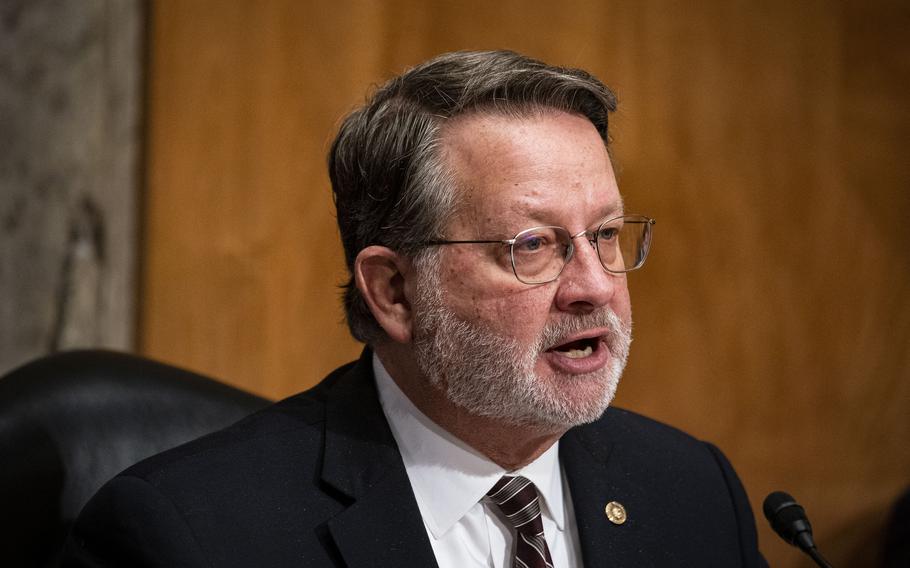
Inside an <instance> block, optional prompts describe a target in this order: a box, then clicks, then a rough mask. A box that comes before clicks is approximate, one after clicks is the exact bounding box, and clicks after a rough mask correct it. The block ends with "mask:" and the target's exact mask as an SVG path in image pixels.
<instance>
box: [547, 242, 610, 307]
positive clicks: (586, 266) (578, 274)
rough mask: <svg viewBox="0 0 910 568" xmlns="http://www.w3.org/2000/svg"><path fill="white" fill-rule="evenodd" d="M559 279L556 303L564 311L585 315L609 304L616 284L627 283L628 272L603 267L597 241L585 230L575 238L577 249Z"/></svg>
mask: <svg viewBox="0 0 910 568" xmlns="http://www.w3.org/2000/svg"><path fill="white" fill-rule="evenodd" d="M589 245H590V246H589ZM558 282H559V288H558V289H557V292H556V306H557V307H558V308H559V309H560V310H561V311H564V312H569V313H578V314H585V313H589V312H592V311H594V310H596V309H597V308H600V307H602V306H605V305H607V304H609V303H610V300H612V299H613V295H614V294H615V292H616V287H617V286H625V282H626V275H625V274H612V273H610V272H607V271H606V270H604V267H603V265H602V264H601V263H600V259H599V258H598V256H597V249H596V247H595V246H594V243H593V242H591V241H590V240H589V239H588V236H587V235H586V234H584V233H582V234H580V235H577V236H576V237H575V250H574V252H573V254H572V257H571V258H569V260H568V261H566V266H565V267H564V268H563V270H562V273H561V274H560V275H559V280H558Z"/></svg>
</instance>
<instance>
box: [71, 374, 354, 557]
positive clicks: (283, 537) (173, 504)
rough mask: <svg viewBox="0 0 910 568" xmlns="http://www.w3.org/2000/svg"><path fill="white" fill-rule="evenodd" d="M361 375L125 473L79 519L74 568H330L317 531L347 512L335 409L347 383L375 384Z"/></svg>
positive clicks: (326, 384)
mask: <svg viewBox="0 0 910 568" xmlns="http://www.w3.org/2000/svg"><path fill="white" fill-rule="evenodd" d="M352 369H353V368H352V367H351V365H347V366H345V367H342V368H341V369H339V370H337V371H336V372H334V373H332V374H331V375H329V376H328V377H327V378H326V379H325V380H324V381H323V382H322V383H320V384H319V385H318V386H316V387H315V388H313V389H311V390H309V391H306V392H303V393H301V394H298V395H296V396H293V397H290V398H288V399H285V400H282V401H280V402H277V403H275V404H273V405H271V406H269V407H267V408H265V409H263V410H261V411H259V412H257V413H255V414H252V415H250V416H249V417H247V418H245V419H243V420H241V421H240V422H238V423H236V424H234V425H232V426H229V427H228V428H225V429H223V430H220V431H218V432H215V433H213V434H209V435H207V436H204V437H202V438H199V439H197V440H194V441H192V442H189V443H187V444H184V445H182V446H178V447H176V448H174V449H172V450H169V451H166V452H164V453H161V454H158V455H156V456H152V457H151V458H148V459H146V460H144V461H141V462H139V463H138V464H136V465H134V466H132V467H130V468H128V469H127V470H125V471H124V472H122V473H120V474H119V475H118V476H116V477H115V478H114V479H112V480H111V481H109V482H108V483H107V484H106V485H105V486H104V487H102V489H101V490H100V491H99V492H98V493H97V494H96V495H95V496H94V497H93V498H92V499H91V500H90V501H89V503H88V504H87V505H86V507H85V508H84V509H83V511H82V513H81V514H80V516H79V519H78V520H77V522H76V525H75V527H74V529H73V532H72V533H71V536H70V542H69V543H68V545H67V546H68V555H69V556H70V557H71V558H73V559H78V562H76V561H74V564H73V565H95V563H97V560H98V559H100V558H104V559H106V561H108V560H109V561H111V562H112V565H132V564H140V563H141V562H139V561H138V560H137V559H150V558H155V559H161V560H162V561H161V562H160V563H159V564H155V565H162V566H163V565H173V566H190V565H192V566H196V565H207V564H208V563H209V562H211V563H213V564H214V565H225V566H227V565H238V566H246V565H257V564H259V561H260V560H262V551H263V550H269V551H270V554H271V556H269V557H268V558H269V560H267V561H265V564H261V565H285V564H289V563H290V562H291V559H292V558H297V559H300V558H303V559H310V560H312V561H313V562H315V563H316V564H319V563H320V562H322V563H325V558H326V554H327V552H326V550H325V548H324V547H323V546H322V545H321V544H320V542H319V537H318V535H316V534H315V533H314V532H313V525H314V524H316V523H320V522H323V521H324V520H325V519H328V518H331V517H332V516H334V515H336V514H338V512H339V511H341V510H343V503H341V502H339V499H338V497H337V495H334V494H332V493H331V492H327V491H326V490H325V488H324V487H323V486H322V484H321V481H320V468H321V467H322V463H321V460H322V454H323V451H322V450H323V445H324V440H325V435H326V434H325V432H326V428H325V422H326V416H327V406H328V405H329V403H330V401H331V400H332V398H333V396H334V394H333V392H334V391H335V390H336V383H337V382H338V381H350V380H353V381H355V382H359V383H363V384H369V381H368V380H366V379H368V378H369V377H367V376H362V373H360V374H358V373H353V371H352ZM352 373H353V374H352ZM336 398H337V397H336ZM302 511H305V512H306V515H304V514H302ZM229 543H230V544H231V546H225V545H227V544H229ZM240 543H245V544H243V545H242V546H241V545H240ZM278 543H282V544H281V546H278ZM263 547H264V548H263ZM257 551H258V552H257ZM191 552H192V554H191ZM246 554H249V556H245V555H246ZM257 554H259V557H257V556H256V555H257ZM191 556H192V558H194V559H198V560H199V562H197V561H196V560H193V561H190V557H191ZM202 559H205V560H204V561H203V560H202ZM172 561H173V562H172Z"/></svg>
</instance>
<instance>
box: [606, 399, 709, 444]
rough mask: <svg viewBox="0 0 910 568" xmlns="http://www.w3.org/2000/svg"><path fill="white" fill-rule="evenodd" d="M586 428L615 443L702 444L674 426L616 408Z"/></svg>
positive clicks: (610, 409) (610, 408) (612, 407)
mask: <svg viewBox="0 0 910 568" xmlns="http://www.w3.org/2000/svg"><path fill="white" fill-rule="evenodd" d="M588 426H589V427H590V428H591V429H592V430H594V431H597V432H600V433H602V434H605V435H609V436H610V437H611V438H612V439H614V440H617V441H619V440H622V439H626V438H631V439H634V440H635V441H637V442H643V441H648V442H652V443H655V444H670V445H679V444H681V445H685V446H688V445H699V444H702V443H703V442H702V441H701V440H699V439H697V438H695V437H694V436H692V435H691V434H688V433H686V432H684V431H683V430H680V429H679V428H676V427H675V426H671V425H669V424H666V423H664V422H660V421H658V420H655V419H653V418H649V417H647V416H644V415H642V414H639V413H637V412H633V411H631V410H626V409H624V408H620V407H616V406H611V407H609V408H607V411H606V412H604V414H603V416H601V418H600V419H599V420H597V421H595V422H593V423H591V424H590V425H588Z"/></svg>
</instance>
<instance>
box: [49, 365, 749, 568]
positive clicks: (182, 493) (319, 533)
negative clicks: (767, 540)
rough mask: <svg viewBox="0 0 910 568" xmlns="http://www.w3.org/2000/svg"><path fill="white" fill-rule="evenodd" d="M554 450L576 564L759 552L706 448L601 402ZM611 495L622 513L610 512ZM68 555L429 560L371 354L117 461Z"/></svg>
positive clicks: (699, 562)
mask: <svg viewBox="0 0 910 568" xmlns="http://www.w3.org/2000/svg"><path fill="white" fill-rule="evenodd" d="M560 459H561V460H562V463H563V464H564V468H565V472H566V475H567V476H568V480H569V485H570V487H571V493H572V499H573V503H574V507H575V514H576V518H577V521H578V532H579V537H580V540H581V543H582V554H583V557H584V564H585V566H587V567H596V566H610V567H617V566H636V567H638V566H699V567H702V566H718V567H724V568H727V567H733V566H759V565H764V561H763V560H761V556H760V555H759V552H758V549H757V541H756V532H755V524H754V519H753V516H752V511H751V509H750V507H749V502H748V500H747V499H746V494H745V492H744V490H743V487H742V485H741V484H740V482H739V479H738V478H737V477H736V474H735V473H734V471H733V469H732V467H731V466H730V464H729V463H728V462H727V460H726V459H725V458H724V456H723V455H722V454H721V453H720V451H719V450H717V448H715V447H714V446H712V445H710V444H706V443H704V442H700V441H698V440H695V439H693V438H691V437H689V436H688V435H686V434H683V433H682V432H680V431H678V430H675V429H673V428H670V427H668V426H664V425H662V424H659V423H657V422H654V421H651V420H649V419H647V418H644V417H641V416H638V415H636V414H633V413H630V412H626V411H623V410H619V409H610V410H608V411H607V412H606V414H605V415H604V417H603V418H602V419H601V420H599V421H598V422H596V423H594V424H590V425H586V426H582V427H579V428H575V429H573V430H571V431H569V432H568V433H566V435H565V436H564V437H563V438H562V441H561V444H560ZM610 501H618V502H619V503H622V504H623V505H624V506H625V508H626V511H627V515H628V520H627V521H626V522H625V523H624V524H622V525H615V524H613V523H611V522H610V521H609V520H608V519H607V517H606V516H605V514H604V505H605V504H606V503H608V502H610ZM64 566H162V567H164V566H167V567H179V566H193V567H201V566H211V567H221V566H257V567H258V566H268V567H283V566H350V567H364V566H390V567H391V566H394V567H403V566H420V567H423V566H436V561H435V558H434V556H433V551H432V548H431V546H430V543H429V540H428V537H427V533H426V530H425V529H424V526H423V522H422V520H421V517H420V512H419V510H418V508H417V502H416V501H415V498H414V494H413V492H412V491H411V487H410V483H409V481H408V477H407V473H406V472H405V468H404V465H403V464H402V461H401V457H400V455H399V452H398V449H397V446H396V444H395V441H394V439H393V437H392V434H391V431H390V430H389V426H388V424H387V422H386V420H385V417H384V415H383V413H382V409H381V407H380V405H379V402H378V399H377V394H376V389H375V385H374V381H373V373H372V368H371V362H370V355H369V352H366V353H365V355H364V357H362V358H361V359H360V361H359V362H356V363H351V364H349V365H346V366H345V367H342V368H341V369H338V370H337V371H335V372H334V373H332V374H331V375H329V377H327V378H326V379H325V380H324V381H323V382H322V383H320V384H319V385H318V386H317V387H315V388H314V389H312V390H310V391H307V392H304V393H302V394H299V395H297V396H294V397H292V398H289V399H286V400H284V401H282V402H279V403H277V404H275V405H274V406H271V407H270V408H268V409H266V410H264V411H261V412H259V413H257V414H254V415H252V416H251V417H249V418H247V419H245V420H243V421H241V422H239V423H238V424H235V425H234V426H232V427H230V428H228V429H226V430H222V431H220V432H216V433H214V434H211V435H209V436H206V437H204V438H201V439H199V440H196V441H195V442H191V443H189V444H186V445H184V446H181V447H178V448H176V449H174V450H171V451H168V452H165V453H163V454H160V455H158V456H155V457H152V458H150V459H148V460H146V461H143V462H141V463H139V464H138V465H135V466H133V467H131V468H130V469H128V470H126V471H125V472H123V473H122V474H120V475H118V476H117V477H116V478H114V479H113V480H112V481H110V482H109V483H108V484H107V485H105V486H104V487H103V488H102V489H101V490H100V491H99V493H98V494H97V495H96V496H95V497H94V498H92V500H91V501H90V502H89V503H88V504H87V505H86V507H85V509H84V510H83V511H82V514H81V516H80V518H79V520H78V521H77V523H76V526H75V528H74V530H73V533H72V534H71V536H70V540H69V542H68V545H67V553H66V560H65V561H64Z"/></svg>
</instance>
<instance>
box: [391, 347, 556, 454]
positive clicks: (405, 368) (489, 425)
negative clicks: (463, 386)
mask: <svg viewBox="0 0 910 568" xmlns="http://www.w3.org/2000/svg"><path fill="white" fill-rule="evenodd" d="M396 347H397V346H396V345H386V346H382V347H380V346H377V347H376V348H375V351H376V354H377V355H378V356H379V359H380V361H382V364H383V366H384V367H385V368H386V370H387V371H388V373H389V375H390V376H391V377H392V380H394V381H395V384H396V385H398V388H400V389H401V391H402V392H403V393H404V394H405V396H407V397H408V399H410V401H411V402H412V403H413V404H414V406H416V407H417V409H418V410H420V411H421V412H422V413H423V414H424V415H426V416H427V418H429V419H430V420H432V421H433V422H435V423H436V424H438V425H439V426H441V427H442V428H444V429H445V430H446V431H448V432H449V433H450V434H452V435H453V436H455V437H457V438H459V439H460V440H462V441H463V442H465V443H466V444H468V445H469V446H471V447H472V448H474V449H475V450H477V451H478V452H480V453H481V454H483V455H485V456H486V457H487V458H489V459H490V460H491V461H493V462H494V463H496V464H497V465H499V466H500V467H502V468H503V469H505V470H506V471H514V470H516V469H519V468H521V467H524V466H526V465H527V464H529V463H531V462H532V461H534V460H535V459H537V458H538V457H540V455H541V454H543V453H544V452H546V451H547V450H548V449H549V448H550V447H551V446H552V445H553V444H555V443H556V441H557V440H559V438H560V437H561V436H562V435H563V434H564V433H565V429H554V428H553V427H552V426H550V427H544V426H534V425H530V426H528V425H524V426H517V425H514V424H507V423H505V424H504V423H503V422H502V421H501V420H496V419H493V418H488V417H485V416H476V415H474V414H470V413H468V412H467V411H466V410H465V409H463V408H461V407H459V406H456V405H454V404H452V403H451V402H450V401H449V400H448V399H447V398H446V396H445V394H444V393H442V392H441V391H440V390H439V389H438V388H436V387H434V386H433V385H431V384H430V383H429V381H428V380H426V378H424V377H423V375H422V374H421V373H420V371H419V369H418V368H417V366H416V364H415V363H414V361H413V359H412V358H410V357H398V356H396V355H399V354H400V353H394V352H395V351H397V349H396Z"/></svg>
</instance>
